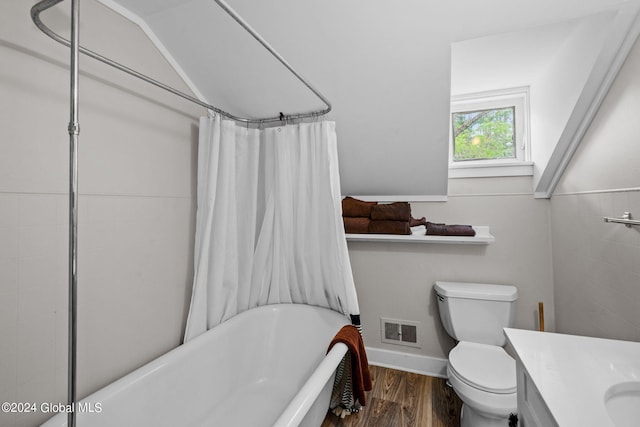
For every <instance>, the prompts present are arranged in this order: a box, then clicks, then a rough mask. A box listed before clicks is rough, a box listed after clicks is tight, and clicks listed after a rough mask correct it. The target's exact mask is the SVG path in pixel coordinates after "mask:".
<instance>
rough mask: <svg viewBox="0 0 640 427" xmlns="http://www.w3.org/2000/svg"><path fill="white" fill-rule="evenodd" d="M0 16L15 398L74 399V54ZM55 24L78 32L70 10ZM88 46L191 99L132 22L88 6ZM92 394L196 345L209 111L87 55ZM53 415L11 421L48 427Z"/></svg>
mask: <svg viewBox="0 0 640 427" xmlns="http://www.w3.org/2000/svg"><path fill="white" fill-rule="evenodd" d="M33 3H35V2H34V1H4V2H2V5H1V6H0V63H1V64H2V66H1V67H0V123H1V128H2V130H3V134H2V138H1V139H0V401H9V402H25V401H28V402H39V403H40V402H59V401H62V402H64V401H65V400H66V370H67V369H66V365H67V291H66V289H67V235H68V231H67V230H68V226H67V204H68V201H67V200H68V198H67V196H66V194H67V188H68V184H67V182H68V152H69V150H68V140H69V137H68V134H67V132H66V128H67V123H68V121H69V89H68V87H69V73H68V65H67V64H68V62H69V54H68V49H67V48H64V47H62V46H59V45H58V44H57V43H55V42H53V41H52V40H50V39H49V38H47V37H46V36H45V35H43V34H42V33H41V32H40V31H39V30H38V29H37V28H36V27H35V26H34V25H33V24H32V22H31V19H30V17H29V8H30V7H31V5H32V4H33ZM62 6H63V7H60V6H57V7H56V8H55V9H54V10H51V11H49V12H47V13H46V14H44V15H43V19H44V20H45V22H47V23H49V24H51V26H52V27H53V28H56V29H59V30H60V29H62V31H63V34H64V33H67V31H64V28H65V27H67V26H68V22H69V13H68V9H69V2H64V3H63V5H62ZM81 15H82V16H81V21H82V24H81V38H82V40H83V44H84V45H86V46H87V47H89V48H91V49H94V50H96V51H98V52H102V53H105V54H107V55H112V56H113V57H115V58H116V59H118V60H120V61H122V62H123V63H125V64H127V65H129V66H132V67H133V68H137V69H139V70H141V71H143V72H147V73H149V74H150V75H153V76H154V77H156V78H158V79H160V80H162V81H165V82H167V83H169V84H171V85H175V86H177V87H179V88H183V90H184V89H185V88H184V84H183V83H182V82H181V80H180V79H179V78H178V77H177V75H176V74H175V72H174V71H173V70H172V69H171V68H170V67H169V66H168V64H167V63H166V61H165V60H164V58H162V57H161V56H160V55H159V54H158V52H157V51H156V49H155V48H154V46H153V45H152V44H151V43H150V42H149V41H148V39H147V38H146V37H145V36H144V35H143V34H142V33H141V32H140V31H139V29H138V28H137V27H135V26H133V25H132V24H131V23H130V22H128V21H126V20H124V19H123V18H121V17H119V16H118V15H116V14H114V13H113V12H112V11H110V10H109V9H107V8H105V7H104V6H102V5H99V4H98V3H96V2H94V1H83V2H82V5H81ZM81 69H82V73H81V83H80V85H81V86H80V91H81V100H80V127H81V133H80V161H79V163H80V172H79V174H80V192H81V196H80V208H79V217H80V229H79V271H78V277H79V283H78V285H79V290H78V298H79V313H78V315H79V327H78V329H79V342H78V358H79V360H78V386H79V394H80V395H86V394H87V393H89V392H91V391H93V390H95V389H97V388H99V387H100V386H102V385H104V384H106V383H109V382H111V381H112V380H113V379H115V378H118V377H120V376H121V375H123V374H125V373H127V372H129V371H131V370H132V369H134V368H136V367H138V366H140V365H141V364H143V363H145V362H146V361H148V360H151V359H154V358H155V357H156V356H158V355H160V354H162V353H165V352H166V351H167V350H169V349H171V348H173V347H175V346H176V345H178V344H179V343H180V342H181V334H182V331H183V328H184V323H185V318H186V308H187V304H188V302H189V298H190V291H191V282H190V281H191V274H192V273H191V271H192V251H193V249H192V246H193V243H192V233H193V228H194V218H195V161H196V138H197V129H196V126H197V121H196V117H197V116H199V115H201V114H202V113H203V111H201V110H200V109H198V108H194V107H192V106H191V105H190V104H187V103H186V102H182V101H179V100H177V98H175V97H173V96H168V95H165V94H163V93H160V91H159V90H157V89H154V88H151V87H147V86H146V84H144V83H142V82H140V83H139V82H137V81H134V80H133V79H132V78H129V77H127V76H125V75H123V74H121V73H119V72H116V71H111V70H110V69H107V67H106V66H103V65H102V64H99V63H96V62H95V61H93V60H91V59H87V58H81ZM48 416H49V415H47V414H42V413H39V412H38V413H35V414H25V415H13V414H6V413H0V425H2V426H6V427H13V426H34V425H38V424H39V423H40V422H41V421H43V420H44V419H46V418H48Z"/></svg>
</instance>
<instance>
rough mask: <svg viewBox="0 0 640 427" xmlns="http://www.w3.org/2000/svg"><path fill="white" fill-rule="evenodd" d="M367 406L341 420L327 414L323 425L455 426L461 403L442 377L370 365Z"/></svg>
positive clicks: (366, 426) (457, 422) (458, 417)
mask: <svg viewBox="0 0 640 427" xmlns="http://www.w3.org/2000/svg"><path fill="white" fill-rule="evenodd" d="M369 369H370V371H371V378H372V382H373V389H372V390H371V391H370V392H368V393H367V406H365V407H364V408H363V409H362V411H361V412H359V413H357V414H353V415H348V416H346V417H345V418H343V419H340V418H339V417H337V416H335V415H333V414H332V413H328V414H327V417H326V418H325V420H324V422H323V423H322V427H458V426H459V425H460V408H461V407H462V402H461V401H460V399H459V398H458V396H456V394H455V392H454V391H453V389H451V388H450V387H448V386H447V385H446V384H445V381H446V380H444V379H442V378H433V377H427V376H425V375H419V374H413V373H410V372H403V371H398V370H395V369H388V368H381V367H378V366H370V368H369Z"/></svg>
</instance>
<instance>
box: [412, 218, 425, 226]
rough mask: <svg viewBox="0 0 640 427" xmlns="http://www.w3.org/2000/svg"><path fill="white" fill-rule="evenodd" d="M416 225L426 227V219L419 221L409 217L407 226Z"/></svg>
mask: <svg viewBox="0 0 640 427" xmlns="http://www.w3.org/2000/svg"><path fill="white" fill-rule="evenodd" d="M418 225H427V219H426V218H425V217H422V218H420V219H415V218H414V217H411V220H410V221H409V226H410V227H416V226H418Z"/></svg>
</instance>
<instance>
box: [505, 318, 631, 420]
mask: <svg viewBox="0 0 640 427" xmlns="http://www.w3.org/2000/svg"><path fill="white" fill-rule="evenodd" d="M505 333H506V335H507V338H508V340H509V342H510V343H511V345H512V347H513V349H514V350H515V352H516V354H517V356H518V358H519V359H520V361H521V362H522V365H523V367H524V369H525V370H526V372H527V374H528V375H529V376H530V377H531V379H532V381H533V383H534V384H535V385H536V387H537V388H538V391H539V392H540V395H541V396H542V399H543V400H544V403H545V404H546V405H547V408H548V409H549V411H550V413H551V415H552V416H553V418H554V419H555V421H556V422H557V424H558V425H559V426H561V427H574V426H575V427H578V426H580V427H584V426H600V427H606V426H613V425H614V424H613V421H612V420H611V418H609V415H608V414H607V409H606V407H605V393H606V391H607V390H608V389H609V387H611V386H613V385H615V384H619V383H624V382H637V381H640V343H637V342H631V341H618V340H610V339H602V338H592V337H584V336H576V335H564V334H557V333H550V332H537V331H529V330H522V329H512V328H507V329H505Z"/></svg>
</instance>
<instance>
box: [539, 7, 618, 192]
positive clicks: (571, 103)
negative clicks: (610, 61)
mask: <svg viewBox="0 0 640 427" xmlns="http://www.w3.org/2000/svg"><path fill="white" fill-rule="evenodd" d="M613 16H614V15H613V14H611V13H603V14H598V15H594V16H590V17H588V18H585V19H583V20H581V21H579V22H577V23H575V26H574V29H573V31H572V32H571V34H570V36H569V37H568V38H567V39H566V40H565V41H564V42H563V43H562V45H561V46H559V47H558V49H557V51H555V52H554V55H553V57H552V58H551V59H550V60H549V61H548V63H547V64H545V65H546V66H545V67H544V70H543V72H542V73H540V75H538V76H536V78H535V80H534V81H533V82H532V83H531V98H530V104H531V140H532V143H531V156H532V158H533V161H534V162H535V163H534V168H533V170H534V180H533V185H534V187H536V186H537V185H538V182H539V180H540V177H541V174H542V173H543V172H544V171H545V168H546V167H547V164H548V162H549V158H550V157H551V154H552V153H553V150H554V148H555V147H556V145H557V144H558V141H559V139H560V137H561V135H562V132H563V131H564V130H565V126H566V125H567V120H568V119H569V116H570V115H571V113H572V111H573V110H574V108H575V107H576V102H577V101H578V98H579V96H580V94H581V93H582V91H583V89H584V87H585V84H586V83H587V79H588V77H589V75H590V74H591V72H592V69H593V66H594V63H595V60H596V58H597V57H598V54H599V52H600V50H601V49H602V46H603V42H604V39H605V35H606V34H607V31H610V26H611V25H612V23H613V22H614V19H613Z"/></svg>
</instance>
